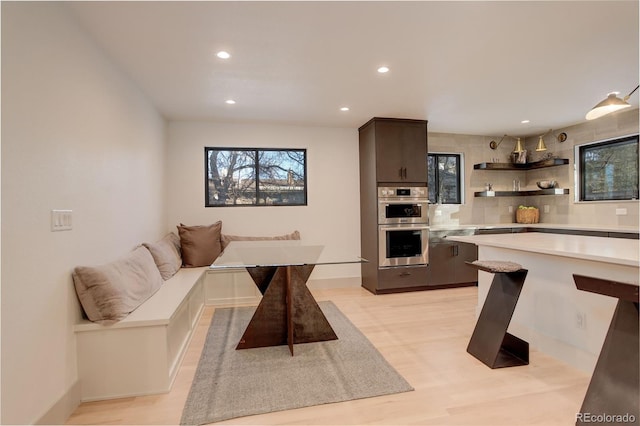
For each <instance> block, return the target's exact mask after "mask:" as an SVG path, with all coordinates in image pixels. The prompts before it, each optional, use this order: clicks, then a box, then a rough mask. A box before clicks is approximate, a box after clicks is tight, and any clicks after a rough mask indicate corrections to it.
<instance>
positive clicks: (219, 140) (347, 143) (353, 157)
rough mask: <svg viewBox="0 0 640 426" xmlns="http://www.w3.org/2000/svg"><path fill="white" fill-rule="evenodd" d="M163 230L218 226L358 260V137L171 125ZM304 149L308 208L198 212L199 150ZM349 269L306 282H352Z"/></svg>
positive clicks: (276, 128) (307, 130) (323, 271)
mask: <svg viewBox="0 0 640 426" xmlns="http://www.w3.org/2000/svg"><path fill="white" fill-rule="evenodd" d="M168 143H169V150H168V157H169V159H170V161H169V164H168V169H167V178H168V179H167V194H168V197H169V198H168V208H167V212H168V217H167V220H168V222H167V227H168V228H173V229H174V230H175V226H176V225H177V224H178V223H180V222H182V223H184V224H187V225H198V224H210V223H213V222H215V221H217V220H222V232H223V233H226V234H236V235H256V236H269V235H278V234H285V233H289V232H292V231H293V230H296V229H297V230H299V231H300V233H301V235H302V239H304V240H306V241H309V242H311V243H314V244H316V243H317V244H324V245H325V246H326V249H332V250H337V249H344V250H345V251H347V252H351V253H353V254H360V225H359V223H360V198H359V194H360V192H359V184H358V182H359V180H358V179H359V178H358V176H359V169H358V131H357V130H356V129H338V128H316V127H294V126H282V125H267V124H230V123H214V122H186V121H185V122H170V123H169V129H168ZM206 146H210V147H216V146H218V147H252V148H306V149H307V201H308V205H307V206H287V207H283V206H279V207H273V206H270V207H207V208H205V207H204V204H205V200H204V194H205V189H204V182H205V178H204V174H205V171H204V164H205V161H204V148H205V147H206ZM359 276H360V267H359V266H354V265H345V266H335V267H334V266H331V267H329V266H323V267H318V268H316V270H315V271H314V272H313V276H312V278H313V279H324V278H336V277H359Z"/></svg>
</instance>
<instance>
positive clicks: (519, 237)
mask: <svg viewBox="0 0 640 426" xmlns="http://www.w3.org/2000/svg"><path fill="white" fill-rule="evenodd" d="M447 239H450V240H452V241H460V242H464V243H472V244H476V245H478V246H489V247H499V248H506V249H512V250H520V251H528V252H532V253H541V254H548V255H553V256H564V257H572V258H576V259H584V260H592V261H596V262H605V263H613V264H617V265H626V266H635V267H640V250H639V248H640V241H639V240H632V239H625V238H607V237H590V236H582V235H563V234H547V233H541V232H524V233H514V234H488V235H469V236H450V237H447Z"/></svg>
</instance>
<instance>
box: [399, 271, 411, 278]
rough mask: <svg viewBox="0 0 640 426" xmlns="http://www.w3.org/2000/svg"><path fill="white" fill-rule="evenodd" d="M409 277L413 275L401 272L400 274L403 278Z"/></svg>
mask: <svg viewBox="0 0 640 426" xmlns="http://www.w3.org/2000/svg"><path fill="white" fill-rule="evenodd" d="M409 275H411V272H401V273H400V276H401V277H408V276H409Z"/></svg>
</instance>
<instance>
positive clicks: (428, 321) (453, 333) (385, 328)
mask: <svg viewBox="0 0 640 426" xmlns="http://www.w3.org/2000/svg"><path fill="white" fill-rule="evenodd" d="M313 293H314V295H315V297H316V298H317V299H318V300H332V301H333V302H334V303H335V304H336V306H338V308H340V310H341V311H342V312H343V313H344V314H345V315H346V316H347V317H348V318H349V319H350V320H351V322H353V323H354V324H355V325H356V326H357V327H358V328H359V329H360V330H361V331H362V332H363V333H364V334H365V335H366V336H367V337H368V338H369V340H370V341H371V342H372V343H373V344H374V345H375V346H376V347H377V348H378V350H379V351H380V352H381V353H382V355H383V356H384V357H385V358H386V359H387V361H389V363H390V364H391V365H393V366H394V367H395V368H396V370H397V371H398V372H399V373H400V374H402V376H403V377H404V378H405V379H406V380H407V381H408V382H409V383H410V384H411V385H412V386H413V387H414V388H415V391H413V392H406V393H401V394H395V395H389V396H381V397H376V398H366V399H361V400H356V401H347V402H342V403H336V404H328V405H320V406H315V407H307V408H301V409H297V410H288V411H282V412H276V413H270V414H264V415H257V416H251V417H244V418H238V419H233V420H230V421H226V422H224V423H225V424H260V425H268V424H305V425H306V424H325V425H329V424H332V425H335V424H340V425H342V424H345V425H346V424H358V425H361V424H398V425H400V424H402V425H409V424H423V425H487V426H490V425H492V426H493V425H505V426H506V425H509V426H513V425H566V426H569V425H573V424H575V414H576V412H577V411H578V410H579V409H580V406H581V403H582V399H583V397H584V394H585V392H586V389H587V386H588V384H589V375H588V374H586V373H584V372H581V371H579V370H576V369H574V368H572V367H570V366H568V365H566V364H563V363H562V362H560V361H558V360H556V359H554V358H551V357H549V356H546V355H544V354H542V353H539V352H536V351H535V348H532V349H531V354H530V364H529V365H528V366H523V367H514V368H506V369H497V370H491V369H490V368H488V367H486V366H485V365H484V364H482V363H480V362H479V361H477V360H476V359H475V358H473V357H472V356H471V355H469V354H467V353H466V346H467V343H468V341H469V337H470V336H471V332H472V331H473V326H474V325H475V307H476V300H477V288H476V287H466V288H458V289H447V290H433V291H423V292H412V293H401V294H392V295H383V296H374V295H372V294H370V293H368V292H367V291H365V290H363V289H361V288H345V289H329V290H315V291H313ZM213 312H214V309H213V308H211V307H207V308H205V311H204V313H203V315H202V318H201V319H200V322H199V324H198V329H197V331H196V333H195V335H194V338H193V340H192V342H191V344H190V347H189V349H188V352H187V354H186V357H185V359H184V361H183V363H182V367H181V369H180V372H179V373H178V376H177V378H176V382H175V384H174V387H173V389H172V391H171V392H169V393H167V394H162V395H153V396H145V397H135V398H125V399H118V400H110V401H99V402H91V403H85V404H81V405H80V406H79V407H78V408H77V409H76V411H75V412H74V413H73V415H72V416H71V417H70V418H69V419H68V422H67V424H129V425H131V424H179V422H180V415H181V413H182V408H183V405H184V402H185V400H186V398H187V394H188V392H189V388H190V386H191V381H192V379H193V375H194V372H195V369H196V367H197V365H198V360H199V357H200V352H201V351H202V347H203V345H204V339H205V335H206V331H207V328H208V325H209V323H210V321H211V317H212V315H213Z"/></svg>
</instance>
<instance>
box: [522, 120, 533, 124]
mask: <svg viewBox="0 0 640 426" xmlns="http://www.w3.org/2000/svg"><path fill="white" fill-rule="evenodd" d="M520 123H521V124H527V123H531V121H529V120H522V121H521V122H520Z"/></svg>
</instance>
